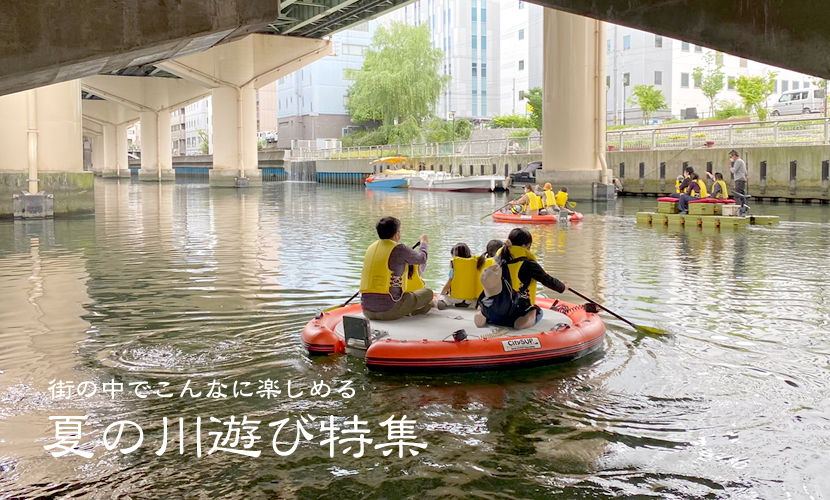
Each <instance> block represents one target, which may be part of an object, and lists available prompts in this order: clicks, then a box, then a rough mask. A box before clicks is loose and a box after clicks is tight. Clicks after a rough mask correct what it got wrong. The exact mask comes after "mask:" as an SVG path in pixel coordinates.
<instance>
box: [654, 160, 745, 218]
mask: <svg viewBox="0 0 830 500" xmlns="http://www.w3.org/2000/svg"><path fill="white" fill-rule="evenodd" d="M729 163H730V166H729V169H730V171H731V172H732V176H733V178H734V179H735V183H734V185H733V186H732V187H733V188H734V194H733V196H734V198H735V202H736V203H738V204H739V205H740V206H744V205H745V203H746V182H747V170H746V163H745V162H744V161H743V160H742V159H741V158H740V156H739V155H738V152H737V151H735V150H734V149H733V150H732V151H730V152H729ZM706 176H707V177H709V179H711V180H712V181H713V182H712V185H711V190H710V189H707V187H706V182H705V181H704V180H703V179H701V178H700V175H698V174H696V173H695V169H694V168H693V167H686V168H685V169H683V174H682V175H680V176H678V177H677V180H676V181H675V192H674V193H672V194H671V195H669V196H670V197H672V198H677V211H678V212H679V213H681V214H686V213H689V202H690V201H693V200H699V199H703V198H714V199H716V200H726V199H729V191H728V190H727V189H726V181H724V180H723V174H721V173H720V172H717V173H715V174H714V175H713V174H712V172H706Z"/></svg>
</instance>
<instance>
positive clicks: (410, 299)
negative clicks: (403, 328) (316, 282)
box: [360, 217, 433, 321]
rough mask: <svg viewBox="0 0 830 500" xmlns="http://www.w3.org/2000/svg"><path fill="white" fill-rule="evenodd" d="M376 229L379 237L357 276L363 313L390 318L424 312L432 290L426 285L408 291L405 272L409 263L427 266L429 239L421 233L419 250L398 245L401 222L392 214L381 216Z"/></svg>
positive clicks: (428, 305)
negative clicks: (358, 276) (358, 277)
mask: <svg viewBox="0 0 830 500" xmlns="http://www.w3.org/2000/svg"><path fill="white" fill-rule="evenodd" d="M375 229H377V233H378V240H377V241H375V242H374V243H372V244H371V245H369V248H368V249H367V250H366V255H365V256H364V258H363V271H362V272H361V275H360V301H361V304H362V307H363V315H364V316H366V317H367V318H369V319H373V320H379V321H391V320H395V319H401V318H403V317H404V316H408V315H413V316H414V315H416V314H424V313H426V312H427V311H429V309H430V307H431V305H430V302H431V301H432V296H433V293H432V290H430V289H429V288H425V287H424V288H420V289H418V290H409V288H410V283H411V280H407V279H406V275H408V272H409V266H425V265H426V263H427V242H428V241H429V239H428V238H427V236H426V235H424V236H421V238H420V239H419V240H418V245H416V246H420V248H418V249H414V248H409V247H408V246H406V245H404V244H401V243H400V241H401V221H400V220H398V219H396V218H395V217H384V218H382V219H381V220H380V221H378V223H377V225H376V226H375ZM415 272H418V271H417V269H416V270H415Z"/></svg>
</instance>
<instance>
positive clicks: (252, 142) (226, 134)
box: [210, 86, 262, 187]
mask: <svg viewBox="0 0 830 500" xmlns="http://www.w3.org/2000/svg"><path fill="white" fill-rule="evenodd" d="M212 101H213V168H212V169H211V170H210V185H211V186H216V187H247V186H261V185H262V174H261V172H260V171H259V165H258V160H257V135H256V133H257V126H256V90H254V88H253V87H242V88H233V87H225V86H223V87H217V88H215V89H213V99H212Z"/></svg>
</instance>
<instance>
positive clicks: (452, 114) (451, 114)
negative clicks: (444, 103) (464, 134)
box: [450, 111, 455, 150]
mask: <svg viewBox="0 0 830 500" xmlns="http://www.w3.org/2000/svg"><path fill="white" fill-rule="evenodd" d="M450 118H452V142H455V111H450ZM452 148H453V150H455V145H454V144H453V147H452Z"/></svg>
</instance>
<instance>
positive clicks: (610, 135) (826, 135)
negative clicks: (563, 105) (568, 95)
mask: <svg viewBox="0 0 830 500" xmlns="http://www.w3.org/2000/svg"><path fill="white" fill-rule="evenodd" d="M606 144H607V148H608V150H609V151H630V150H660V149H684V148H705V147H720V148H740V147H748V146H756V147H757V146H792V145H828V144H830V118H820V119H812V120H811V119H804V120H787V121H783V120H781V121H766V122H748V123H735V124H728V125H695V126H685V127H684V126H680V127H659V128H638V129H628V130H609V131H608V132H606ZM541 152H542V139H541V137H510V138H507V139H494V140H481V141H453V142H435V143H425V144H387V145H384V146H361V147H331V148H325V149H317V148H314V147H293V148H292V149H291V156H292V157H293V158H296V159H308V160H314V159H377V158H383V157H386V156H398V155H401V156H407V157H410V158H412V157H452V156H498V155H510V154H539V153H541Z"/></svg>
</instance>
